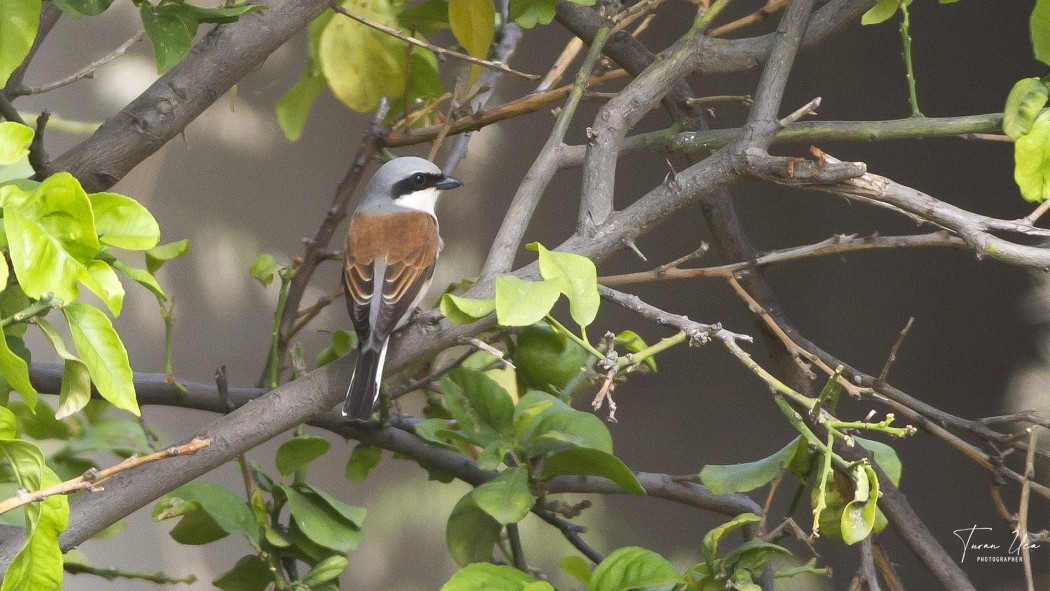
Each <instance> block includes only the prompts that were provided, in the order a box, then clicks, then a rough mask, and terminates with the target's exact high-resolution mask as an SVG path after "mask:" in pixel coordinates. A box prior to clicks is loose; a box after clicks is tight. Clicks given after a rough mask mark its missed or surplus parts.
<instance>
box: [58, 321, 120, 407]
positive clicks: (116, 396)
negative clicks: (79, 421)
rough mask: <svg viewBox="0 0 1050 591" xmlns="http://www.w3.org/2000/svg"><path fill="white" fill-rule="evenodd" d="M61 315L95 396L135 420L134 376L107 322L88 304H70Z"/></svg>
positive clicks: (110, 325)
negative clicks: (84, 367)
mask: <svg viewBox="0 0 1050 591" xmlns="http://www.w3.org/2000/svg"><path fill="white" fill-rule="evenodd" d="M62 313H63V314H64V315H65V317H66V322H68V323H69V332H70V334H71V335H72V336H73V344H74V345H75V346H76V349H77V353H79V354H80V358H81V359H82V360H83V361H84V365H86V366H87V368H88V373H90V374H91V381H93V382H94V383H95V387H96V388H98V393H99V394H100V395H102V397H103V398H105V399H106V400H108V401H109V402H110V403H111V404H113V406H115V407H117V408H120V409H123V410H126V411H128V412H130V413H132V414H134V415H135V416H138V415H139V405H138V401H137V400H136V399H135V384H134V378H135V376H134V374H132V372H131V365H130V364H129V363H128V352H127V350H126V349H125V348H124V343H122V342H120V337H119V336H118V335H117V331H115V330H113V324H112V323H110V321H109V318H107V317H106V315H105V314H103V313H102V312H101V311H100V310H99V309H98V308H94V307H92V306H89V305H87V304H69V305H67V306H65V307H63V308H62Z"/></svg>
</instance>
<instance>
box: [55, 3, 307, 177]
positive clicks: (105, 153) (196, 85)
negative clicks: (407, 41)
mask: <svg viewBox="0 0 1050 591" xmlns="http://www.w3.org/2000/svg"><path fill="white" fill-rule="evenodd" d="M327 7H328V2H326V1H325V0H275V1H273V2H267V9H266V10H263V11H261V12H257V13H250V14H246V15H243V16H241V17H240V18H239V19H238V20H237V22H234V23H230V24H227V25H219V26H217V27H215V28H214V29H212V30H211V31H210V32H209V33H208V34H207V35H206V36H205V37H204V38H203V39H201V40H200V42H198V43H197V44H196V45H195V46H194V47H193V49H192V50H191V51H190V53H189V55H187V56H186V57H185V58H184V59H183V60H182V61H181V62H179V63H178V64H177V65H176V66H175V67H173V68H172V69H171V70H169V71H168V72H167V73H165V74H164V75H163V76H161V77H160V78H159V79H158V80H157V81H156V82H154V83H153V85H152V86H150V87H149V88H148V89H146V90H145V91H144V92H143V93H142V94H141V95H139V96H138V98H136V99H135V100H133V101H132V102H131V103H129V104H128V105H127V106H126V107H124V108H123V109H122V110H121V111H120V112H119V113H117V114H115V115H113V116H112V117H110V118H109V119H107V120H106V122H105V123H103V124H102V127H100V128H99V129H98V131H96V132H95V133H94V134H93V135H92V136H91V137H89V138H88V139H86V140H84V141H83V142H81V143H80V144H78V145H76V146H74V147H73V148H71V149H70V150H69V151H68V152H66V153H65V154H63V155H62V156H60V157H59V158H57V159H55V161H54V162H52V163H51V165H50V166H49V167H48V168H47V170H46V171H45V172H44V174H42V175H41V176H47V175H49V174H52V173H55V172H58V171H60V170H66V171H69V172H70V173H72V174H73V176H75V177H77V178H78V179H80V182H81V184H82V185H84V189H85V190H86V191H87V192H89V193H91V192H95V191H104V190H106V189H108V188H110V187H112V186H113V185H114V184H115V183H116V182H117V181H119V180H120V179H121V178H123V177H124V175H126V174H127V173H128V172H129V171H131V169H133V168H135V166H137V165H138V164H139V163H140V162H142V161H143V160H145V159H146V158H148V157H149V156H150V155H151V154H153V153H154V152H156V151H157V150H159V149H160V148H161V146H163V145H164V144H165V143H167V142H168V140H170V139H172V138H173V137H176V136H177V135H179V134H180V133H182V131H183V130H184V129H186V126H187V125H189V123H190V122H191V121H193V120H194V119H196V118H197V117H198V116H199V115H200V114H201V113H203V112H204V110H205V109H207V108H208V107H209V106H211V104H212V103H214V102H215V101H216V100H218V99H219V97H221V96H222V95H223V94H225V93H226V91H228V90H229V89H230V88H231V87H232V86H233V85H234V84H236V83H237V82H238V81H240V80H241V78H243V77H244V76H246V75H247V74H248V73H250V72H252V71H253V70H255V69H256V68H257V67H259V65H261V64H262V63H263V61H264V60H265V59H266V57H267V56H269V55H270V54H271V53H273V52H274V51H276V50H277V48H278V47H280V46H281V45H283V44H284V43H285V41H287V40H288V39H290V38H291V37H292V35H295V34H296V33H298V32H299V31H301V30H303V29H304V28H305V27H306V25H307V24H309V23H310V21H311V20H313V19H314V17H316V16H317V15H319V14H321V12H323V11H324V10H325V8H327Z"/></svg>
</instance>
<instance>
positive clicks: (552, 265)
mask: <svg viewBox="0 0 1050 591" xmlns="http://www.w3.org/2000/svg"><path fill="white" fill-rule="evenodd" d="M526 248H528V249H529V250H535V251H537V252H538V253H539V266H540V275H542V276H543V278H544V279H546V280H547V281H551V282H554V283H555V284H556V285H557V286H558V289H559V290H561V292H562V293H563V294H565V297H567V298H569V315H570V316H572V319H573V320H575V321H576V324H579V325H580V326H588V325H590V324H591V323H592V322H594V318H595V316H597V315H598V307H599V305H600V304H601V297H600V296H599V295H598V270H597V268H595V266H594V262H593V261H591V260H590V259H588V258H587V257H585V256H580V255H578V254H573V253H571V252H557V251H553V250H547V249H546V248H544V247H543V245H542V244H540V243H539V242H532V243H530V244H528V245H527V246H526Z"/></svg>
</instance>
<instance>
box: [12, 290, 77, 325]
mask: <svg viewBox="0 0 1050 591" xmlns="http://www.w3.org/2000/svg"><path fill="white" fill-rule="evenodd" d="M61 305H62V300H60V299H59V298H56V297H55V296H54V295H53V294H52V293H51V292H47V293H44V294H41V296H40V299H39V300H37V301H35V302H33V303H31V304H29V305H28V306H26V307H25V308H23V309H21V310H19V311H18V312H15V313H14V314H12V315H10V316H8V317H7V318H4V319H3V320H0V328H7V327H8V326H11V325H12V324H14V323H16V322H25V321H27V320H29V319H30V318H35V317H37V316H43V315H45V314H47V313H48V312H50V311H51V309H52V308H58V307H60V306H61Z"/></svg>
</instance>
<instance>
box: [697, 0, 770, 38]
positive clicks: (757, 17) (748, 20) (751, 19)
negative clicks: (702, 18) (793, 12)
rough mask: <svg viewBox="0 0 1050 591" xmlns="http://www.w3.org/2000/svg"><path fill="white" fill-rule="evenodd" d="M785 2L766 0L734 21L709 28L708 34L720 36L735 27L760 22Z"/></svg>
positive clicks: (733, 29)
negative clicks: (762, 4)
mask: <svg viewBox="0 0 1050 591" xmlns="http://www.w3.org/2000/svg"><path fill="white" fill-rule="evenodd" d="M787 3H788V0H766V3H765V5H764V6H762V8H759V9H758V10H756V11H755V12H752V13H751V14H749V15H747V16H742V17H740V18H738V19H736V20H735V21H732V22H728V23H726V24H724V25H721V26H719V27H715V28H714V29H711V31H710V32H709V33H708V36H710V37H721V36H723V35H725V34H726V33H731V32H733V31H735V30H737V29H742V28H744V27H746V26H748V25H751V24H754V23H758V22H762V21H764V20H766V19H767V18H769V17H770V16H772V15H773V14H775V13H776V12H777V11H778V10H780V9H781V8H784V6H786V5H787Z"/></svg>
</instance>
